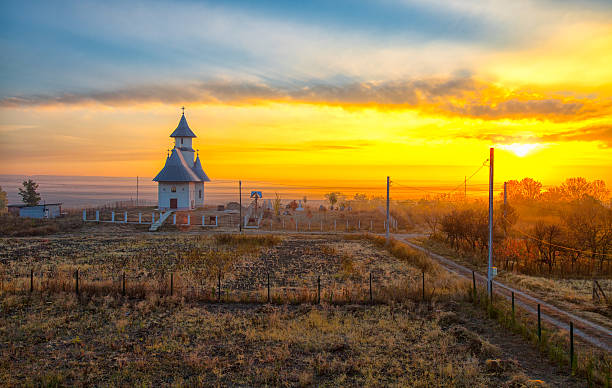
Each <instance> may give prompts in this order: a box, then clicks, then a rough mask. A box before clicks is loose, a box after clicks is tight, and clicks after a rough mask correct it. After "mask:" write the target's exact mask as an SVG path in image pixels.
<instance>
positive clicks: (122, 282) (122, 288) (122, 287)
mask: <svg viewBox="0 0 612 388" xmlns="http://www.w3.org/2000/svg"><path fill="white" fill-rule="evenodd" d="M121 294H122V295H123V296H125V272H124V273H123V276H122V279H121Z"/></svg>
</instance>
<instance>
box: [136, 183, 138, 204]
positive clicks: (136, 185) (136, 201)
mask: <svg viewBox="0 0 612 388" xmlns="http://www.w3.org/2000/svg"><path fill="white" fill-rule="evenodd" d="M136 207H138V175H136Z"/></svg>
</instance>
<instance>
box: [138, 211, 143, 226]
mask: <svg viewBox="0 0 612 388" xmlns="http://www.w3.org/2000/svg"><path fill="white" fill-rule="evenodd" d="M138 223H139V224H142V213H140V212H138Z"/></svg>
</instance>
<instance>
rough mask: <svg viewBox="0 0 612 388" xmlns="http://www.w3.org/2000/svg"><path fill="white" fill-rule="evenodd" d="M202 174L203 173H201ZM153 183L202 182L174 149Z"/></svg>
mask: <svg viewBox="0 0 612 388" xmlns="http://www.w3.org/2000/svg"><path fill="white" fill-rule="evenodd" d="M202 172H204V171H202ZM205 175H206V174H205ZM153 181H155V182H202V179H201V178H200V177H199V176H198V175H196V173H195V172H194V171H193V170H192V169H191V166H189V164H188V163H187V161H186V160H185V158H184V157H183V154H182V153H181V152H180V151H179V150H177V149H176V148H174V149H173V150H172V153H171V154H170V156H169V157H168V158H167V159H166V165H165V166H164V168H163V169H162V170H161V171H160V172H159V174H157V176H156V177H155V178H153Z"/></svg>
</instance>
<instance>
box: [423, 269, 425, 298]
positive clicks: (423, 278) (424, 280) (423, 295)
mask: <svg viewBox="0 0 612 388" xmlns="http://www.w3.org/2000/svg"><path fill="white" fill-rule="evenodd" d="M423 300H425V271H423Z"/></svg>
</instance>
